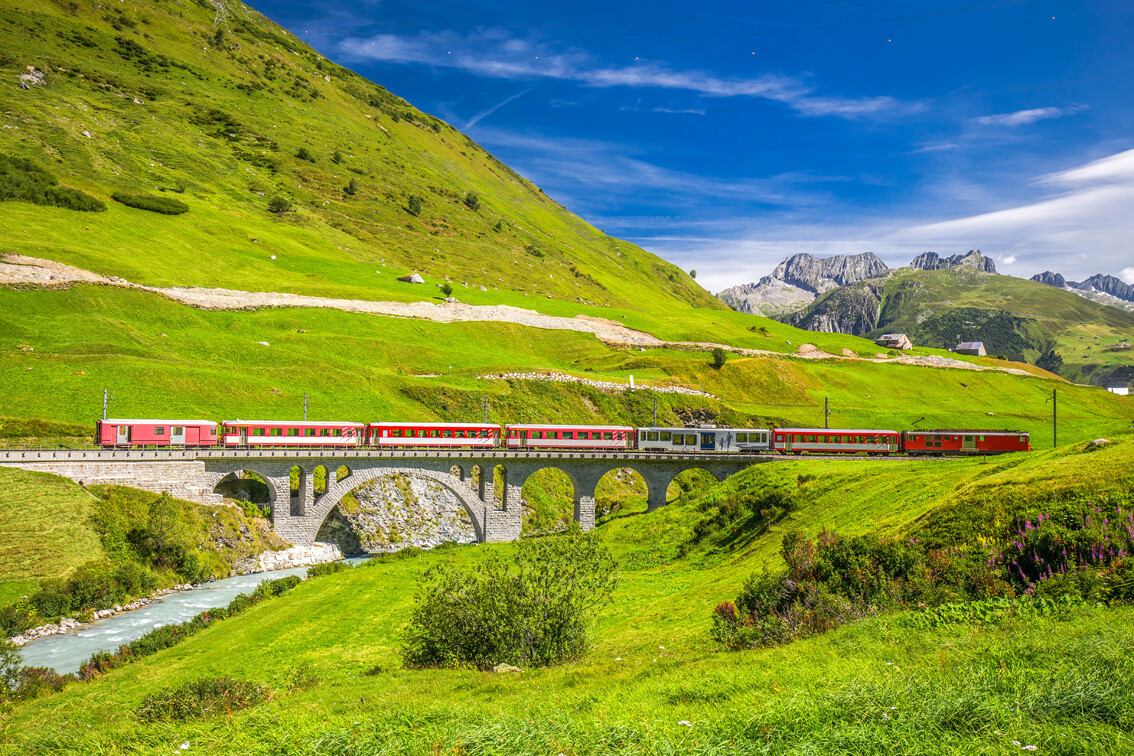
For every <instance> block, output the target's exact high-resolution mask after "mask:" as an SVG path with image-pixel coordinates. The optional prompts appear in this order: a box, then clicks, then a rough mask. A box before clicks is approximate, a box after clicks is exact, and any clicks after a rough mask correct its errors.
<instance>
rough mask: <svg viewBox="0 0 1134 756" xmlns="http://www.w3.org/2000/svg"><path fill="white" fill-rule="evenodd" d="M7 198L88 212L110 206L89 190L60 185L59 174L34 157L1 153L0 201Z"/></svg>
mask: <svg viewBox="0 0 1134 756" xmlns="http://www.w3.org/2000/svg"><path fill="white" fill-rule="evenodd" d="M4 200H21V201H23V202H31V203H32V204H35V205H47V206H50V207H62V208H65V209H67V210H80V211H84V212H101V211H103V210H106V205H105V204H104V203H103V202H101V201H100V200H97V199H95V198H94V197H91V196H90V195H89V194H84V193H83V192H80V191H79V190H77V189H68V188H66V187H62V186H59V182H58V180H57V179H56V178H55V176H53V175H52V174H50V173H48V172H47V171H46V170H44V169H43V168H41V167H40V166H38V165H36V164H35V163H33V162H32V161H30V160H25V159H24V158H19V157H15V156H14V155H4V154H0V201H4Z"/></svg>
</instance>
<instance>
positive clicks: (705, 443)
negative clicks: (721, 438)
mask: <svg viewBox="0 0 1134 756" xmlns="http://www.w3.org/2000/svg"><path fill="white" fill-rule="evenodd" d="M716 448H717V434H716V433H702V434H701V451H716Z"/></svg>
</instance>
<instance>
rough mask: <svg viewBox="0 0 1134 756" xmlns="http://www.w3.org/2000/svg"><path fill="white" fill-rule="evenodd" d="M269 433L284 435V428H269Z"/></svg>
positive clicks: (271, 434) (270, 434)
mask: <svg viewBox="0 0 1134 756" xmlns="http://www.w3.org/2000/svg"><path fill="white" fill-rule="evenodd" d="M268 435H269V436H282V435H283V428H268Z"/></svg>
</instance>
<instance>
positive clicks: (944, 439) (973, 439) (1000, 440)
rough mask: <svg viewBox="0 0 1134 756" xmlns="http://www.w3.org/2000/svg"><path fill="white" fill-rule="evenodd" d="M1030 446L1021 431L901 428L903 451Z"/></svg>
mask: <svg viewBox="0 0 1134 756" xmlns="http://www.w3.org/2000/svg"><path fill="white" fill-rule="evenodd" d="M1031 450H1032V444H1031V438H1030V436H1029V435H1028V434H1027V433H1026V432H1024V431H1014V430H975V429H971V428H968V429H956V428H954V429H948V430H924V431H920V430H919V431H902V451H904V452H905V453H906V454H914V455H922V454H928V455H935V456H944V455H952V454H1007V453H1008V452H1018V451H1031Z"/></svg>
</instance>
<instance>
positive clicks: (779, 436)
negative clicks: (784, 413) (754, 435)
mask: <svg viewBox="0 0 1134 756" xmlns="http://www.w3.org/2000/svg"><path fill="white" fill-rule="evenodd" d="M776 440H777V441H783V440H784V434H782V433H777V434H776Z"/></svg>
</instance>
